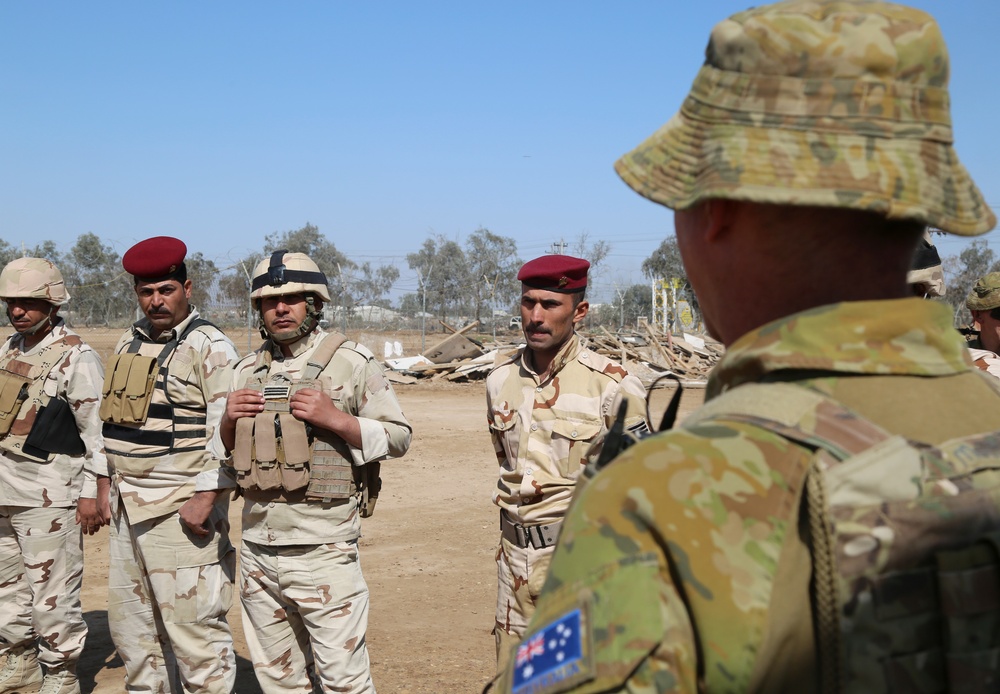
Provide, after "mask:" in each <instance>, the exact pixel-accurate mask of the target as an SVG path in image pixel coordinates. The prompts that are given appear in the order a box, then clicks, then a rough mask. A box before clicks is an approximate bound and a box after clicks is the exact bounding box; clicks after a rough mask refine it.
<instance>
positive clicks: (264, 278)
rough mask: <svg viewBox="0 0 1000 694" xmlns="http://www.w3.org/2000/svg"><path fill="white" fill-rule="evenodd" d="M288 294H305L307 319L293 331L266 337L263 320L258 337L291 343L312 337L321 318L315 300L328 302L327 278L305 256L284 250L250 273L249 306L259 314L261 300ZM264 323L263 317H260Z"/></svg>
mask: <svg viewBox="0 0 1000 694" xmlns="http://www.w3.org/2000/svg"><path fill="white" fill-rule="evenodd" d="M289 294H304V295H305V297H306V303H308V305H309V311H308V314H307V316H306V319H305V320H304V321H302V324H301V325H299V327H298V328H296V329H295V330H291V331H288V332H284V333H278V334H274V335H271V334H268V333H267V332H266V331H265V330H264V326H263V320H262V322H261V325H260V334H261V337H263V338H265V339H267V338H268V337H270V338H271V339H272V340H274V341H275V342H294V341H295V340H297V339H299V338H300V337H302V336H303V335H308V334H309V333H311V332H312V331H313V330H314V329H315V327H316V326H317V325H319V320H320V318H321V317H322V313H321V312H320V310H319V309H318V308H317V307H316V297H319V298H320V299H322V300H323V301H327V302H328V301H330V290H329V289H328V288H327V279H326V275H325V274H323V271H322V270H320V269H319V266H318V265H317V264H316V263H315V262H313V260H312V258H310V257H309V256H307V255H306V254H305V253H289V252H288V251H286V250H280V251H275V252H274V253H272V254H271V257H270V258H269V259H265V260H262V261H260V262H259V263H257V267H255V268H254V270H253V280H252V281H251V284H250V302H251V303H252V304H253V306H254V308H256V309H257V311H258V312H259V311H260V305H261V304H260V300H261V299H262V298H264V297H268V296H287V295H289ZM262 319H263V317H262Z"/></svg>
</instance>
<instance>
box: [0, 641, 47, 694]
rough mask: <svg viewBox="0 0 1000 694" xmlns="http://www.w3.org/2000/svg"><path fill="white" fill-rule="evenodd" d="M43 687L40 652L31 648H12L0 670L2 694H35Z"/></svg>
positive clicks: (0, 689) (0, 693) (0, 692)
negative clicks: (39, 661)
mask: <svg viewBox="0 0 1000 694" xmlns="http://www.w3.org/2000/svg"><path fill="white" fill-rule="evenodd" d="M41 686H42V667H41V666H40V665H39V664H38V651H36V650H35V649H34V647H31V646H27V647H26V646H21V647H20V648H12V649H11V650H10V651H8V653H7V662H6V663H4V666H3V669H2V670H0V694H34V692H37V691H38V690H39V689H41Z"/></svg>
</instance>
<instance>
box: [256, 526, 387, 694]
mask: <svg viewBox="0 0 1000 694" xmlns="http://www.w3.org/2000/svg"><path fill="white" fill-rule="evenodd" d="M240 580H241V589H240V599H241V601H242V604H243V631H244V632H245V633H246V638H247V647H248V648H249V649H250V656H251V658H252V659H253V665H254V671H255V672H256V674H257V680H258V681H259V682H260V686H261V689H262V690H263V691H264V693H265V694H278V693H279V692H280V693H284V692H302V693H303V694H307V693H311V692H312V691H313V681H312V678H315V681H316V684H318V685H319V689H318V691H323V692H342V693H343V694H374V692H375V685H374V684H373V683H372V677H371V671H370V669H369V663H368V647H367V644H366V642H365V632H366V631H367V630H368V584H367V583H365V578H364V576H363V575H362V574H361V560H360V557H359V555H358V543H357V541H353V542H334V543H329V544H322V545H286V546H268V545H259V544H256V543H253V542H248V541H247V540H244V541H243V545H242V547H241V549H240Z"/></svg>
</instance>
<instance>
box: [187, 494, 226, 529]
mask: <svg viewBox="0 0 1000 694" xmlns="http://www.w3.org/2000/svg"><path fill="white" fill-rule="evenodd" d="M219 493H220V492H219V491H218V490H213V491H207V492H195V493H194V496H193V497H191V498H190V499H188V500H187V501H185V502H184V505H183V506H181V510H180V512H179V513H180V517H181V521H182V522H183V523H184V525H186V526H187V527H188V530H190V531H191V532H193V533H194V534H195V535H201V536H204V535H208V528H207V527H206V526H205V521H207V520H208V516H209V514H210V513H212V507H213V506H215V500H216V499H217V498H218V496H219Z"/></svg>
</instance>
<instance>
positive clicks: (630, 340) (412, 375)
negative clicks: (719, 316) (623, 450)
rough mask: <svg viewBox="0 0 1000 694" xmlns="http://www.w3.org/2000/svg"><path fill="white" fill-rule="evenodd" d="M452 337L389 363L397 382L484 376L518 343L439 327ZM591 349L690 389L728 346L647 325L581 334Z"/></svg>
mask: <svg viewBox="0 0 1000 694" xmlns="http://www.w3.org/2000/svg"><path fill="white" fill-rule="evenodd" d="M441 324H442V325H443V326H444V327H445V328H446V329H448V330H450V331H451V334H450V335H448V336H447V337H445V338H444V339H443V340H441V341H440V342H438V343H437V344H435V345H433V346H431V347H430V348H429V349H427V350H425V351H424V354H421V355H418V356H415V357H401V358H397V359H386V365H387V366H388V367H389V369H390V371H389V372H388V373H387V375H388V377H389V380H391V381H392V382H393V383H401V384H407V383H416V382H417V381H418V380H420V379H427V378H429V379H432V380H445V381H470V380H477V379H481V378H486V374H488V373H489V372H490V369H492V368H493V364H494V362H495V361H496V358H497V353H498V352H500V353H502V354H507V353H509V352H512V351H514V350H515V349H517V347H518V344H519V343H518V342H511V343H508V344H493V345H489V346H488V347H487V346H486V345H484V344H483V343H481V342H479V341H477V340H475V339H473V338H471V337H468V336H467V335H466V333H469V332H470V331H472V329H473V328H475V327H476V326H477V325H478V323H472V324H470V325H467V326H465V327H464V328H462V329H461V330H456V329H454V328H452V327H451V326H449V325H448V324H446V323H444V322H442V323H441ZM581 336H582V337H583V339H584V341H585V342H586V345H587V347H588V349H591V350H593V351H595V352H597V353H598V354H604V355H607V356H608V357H611V358H612V359H614V360H615V361H618V362H620V363H622V364H624V365H625V367H626V368H627V369H628V370H629V372H630V373H632V374H634V375H636V376H637V377H638V378H639V379H640V380H641V381H642V382H643V383H644V384H645V385H646V386H647V387H648V386H650V385H651V384H652V383H653V382H654V381H656V380H657V379H658V378H659V377H660V376H663V375H665V374H674V375H676V376H677V377H678V378H680V379H681V381H683V382H684V383H685V384H688V385H695V386H697V385H699V384H703V383H704V382H705V380H706V379H707V378H708V373H709V372H710V371H711V370H712V367H713V366H715V364H716V363H717V362H718V361H719V359H720V358H722V355H723V353H724V351H725V350H724V348H723V347H722V345H721V344H719V343H718V342H716V341H714V340H712V339H711V338H709V337H706V336H704V335H691V334H688V333H683V334H681V335H672V334H670V333H663V332H660V331H658V330H657V329H656V328H654V327H653V326H651V325H649V324H648V323H643V324H642V325H641V330H640V331H638V332H636V331H632V332H619V333H617V334H615V333H611V332H609V331H608V330H606V329H605V328H603V327H602V328H600V332H597V333H586V332H583V333H581Z"/></svg>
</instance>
